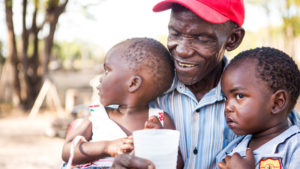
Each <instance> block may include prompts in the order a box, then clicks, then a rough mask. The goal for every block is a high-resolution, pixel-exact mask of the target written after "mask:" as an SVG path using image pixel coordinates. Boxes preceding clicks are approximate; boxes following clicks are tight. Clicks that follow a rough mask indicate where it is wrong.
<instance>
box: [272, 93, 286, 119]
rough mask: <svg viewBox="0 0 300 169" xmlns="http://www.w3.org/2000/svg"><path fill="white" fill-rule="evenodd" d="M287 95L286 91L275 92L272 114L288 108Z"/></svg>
mask: <svg viewBox="0 0 300 169" xmlns="http://www.w3.org/2000/svg"><path fill="white" fill-rule="evenodd" d="M288 103H289V102H288V93H287V91H286V90H277V91H276V92H275V93H274V94H273V107H272V114H278V113H280V112H282V110H284V109H286V108H287V106H288Z"/></svg>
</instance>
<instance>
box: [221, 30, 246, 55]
mask: <svg viewBox="0 0 300 169" xmlns="http://www.w3.org/2000/svg"><path fill="white" fill-rule="evenodd" d="M244 35H245V30H244V28H242V27H237V28H233V30H232V32H231V35H230V37H229V39H228V41H227V44H226V47H225V48H226V50H227V51H232V50H234V49H236V48H237V47H238V46H239V45H240V44H241V43H242V41H243V38H244Z"/></svg>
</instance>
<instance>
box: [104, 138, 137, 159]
mask: <svg viewBox="0 0 300 169" xmlns="http://www.w3.org/2000/svg"><path fill="white" fill-rule="evenodd" d="M132 150H133V136H128V137H125V138H121V139H117V140H113V141H110V142H109V143H108V148H107V153H108V154H109V155H110V156H112V157H115V156H117V155H120V154H124V153H129V152H131V151H132Z"/></svg>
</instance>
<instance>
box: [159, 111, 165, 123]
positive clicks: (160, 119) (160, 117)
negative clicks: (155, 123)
mask: <svg viewBox="0 0 300 169" xmlns="http://www.w3.org/2000/svg"><path fill="white" fill-rule="evenodd" d="M158 119H159V121H164V113H163V112H159V113H158Z"/></svg>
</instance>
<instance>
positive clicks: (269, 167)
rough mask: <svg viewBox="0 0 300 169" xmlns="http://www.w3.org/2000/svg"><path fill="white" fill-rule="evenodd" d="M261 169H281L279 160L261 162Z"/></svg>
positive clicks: (269, 159)
mask: <svg viewBox="0 0 300 169" xmlns="http://www.w3.org/2000/svg"><path fill="white" fill-rule="evenodd" d="M259 169H281V164H280V160H279V159H273V158H267V159H265V160H261V161H260V162H259Z"/></svg>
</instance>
